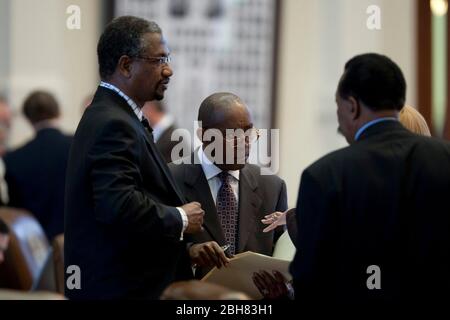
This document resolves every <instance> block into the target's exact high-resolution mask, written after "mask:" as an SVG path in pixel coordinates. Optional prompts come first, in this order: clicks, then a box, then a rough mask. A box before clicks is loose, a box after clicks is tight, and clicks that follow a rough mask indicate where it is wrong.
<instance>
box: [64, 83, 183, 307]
mask: <svg viewBox="0 0 450 320" xmlns="http://www.w3.org/2000/svg"><path fill="white" fill-rule="evenodd" d="M183 200H184V199H183V196H182V195H181V193H180V192H179V189H178V188H177V187H176V185H175V182H174V181H173V178H172V176H171V174H170V172H169V169H168V168H167V165H166V164H165V162H164V160H163V159H162V157H161V155H160V154H159V152H158V151H157V149H156V147H155V144H154V143H153V139H152V136H151V135H150V134H149V132H148V131H147V129H145V128H144V126H143V125H142V123H140V121H139V119H138V118H137V117H136V115H135V114H134V113H133V111H132V109H131V107H130V106H129V105H128V104H127V103H126V102H125V100H124V99H122V98H121V97H120V96H119V95H118V94H116V93H115V92H113V91H111V90H109V89H105V88H102V87H99V88H98V90H97V92H96V94H95V97H94V100H93V102H92V104H91V106H89V108H87V110H86V111H85V113H84V115H83V117H82V119H81V121H80V124H79V125H78V128H77V131H76V133H75V137H74V142H73V145H72V149H71V152H70V158H69V164H68V168H67V184H66V205H65V219H66V220H65V264H66V268H67V266H69V265H78V266H79V267H80V268H81V290H76V289H74V290H68V289H67V288H66V295H67V296H68V297H69V298H82V299H106V298H150V299H156V298H158V297H159V295H160V294H161V292H162V290H163V289H164V288H165V287H166V286H167V285H168V284H169V283H170V282H172V281H173V280H174V276H175V269H176V265H177V261H178V258H179V254H180V251H181V250H182V249H184V247H185V244H183V243H182V242H180V240H179V238H180V235H181V230H182V220H181V217H180V214H179V212H178V210H177V209H176V208H175V206H179V205H182V204H183ZM66 277H67V275H66Z"/></svg>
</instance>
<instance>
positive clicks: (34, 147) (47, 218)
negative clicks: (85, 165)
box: [4, 128, 72, 241]
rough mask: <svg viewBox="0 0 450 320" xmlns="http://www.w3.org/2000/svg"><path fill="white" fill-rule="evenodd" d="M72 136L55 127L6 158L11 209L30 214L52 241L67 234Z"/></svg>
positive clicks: (46, 130) (43, 130)
mask: <svg viewBox="0 0 450 320" xmlns="http://www.w3.org/2000/svg"><path fill="white" fill-rule="evenodd" d="M71 143H72V137H71V136H67V135H64V134H63V133H61V131H59V130H58V129H55V128H45V129H41V130H39V131H38V132H37V133H36V137H35V138H34V139H33V140H31V141H30V142H28V143H27V144H25V145H24V146H22V147H20V148H18V149H17V150H15V151H12V152H9V153H8V154H6V155H5V157H4V161H5V167H6V174H5V179H6V182H7V184H8V190H9V198H10V202H9V206H11V207H17V208H24V209H26V210H28V211H30V212H31V213H32V214H33V215H34V216H35V217H36V218H37V220H38V221H39V223H40V224H41V226H42V227H43V229H44V231H45V234H46V235H47V237H48V239H49V240H50V241H51V240H52V239H53V237H54V236H56V235H58V234H60V233H63V232H64V186H65V173H66V167H67V159H68V157H69V149H70V145H71Z"/></svg>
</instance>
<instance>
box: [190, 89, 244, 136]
mask: <svg viewBox="0 0 450 320" xmlns="http://www.w3.org/2000/svg"><path fill="white" fill-rule="evenodd" d="M234 103H239V104H243V102H242V100H241V98H239V97H238V96H237V95H235V94H233V93H230V92H217V93H213V94H211V95H210V96H208V97H206V98H205V100H203V101H202V103H201V104H200V108H199V109H198V121H202V126H203V127H204V128H209V127H211V126H214V125H215V124H217V122H218V120H219V119H218V117H220V112H223V111H230V108H231V107H232V106H233V105H234Z"/></svg>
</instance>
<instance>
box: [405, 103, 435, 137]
mask: <svg viewBox="0 0 450 320" xmlns="http://www.w3.org/2000/svg"><path fill="white" fill-rule="evenodd" d="M398 119H399V121H400V123H401V124H402V125H403V126H404V127H405V128H406V129H408V130H409V131H411V132H414V133H417V134H420V135H423V136H428V137H431V133H430V129H429V128H428V125H427V122H426V121H425V118H424V117H423V116H422V115H421V114H420V112H419V111H417V110H416V109H414V108H413V107H411V106H408V105H405V106H404V107H403V108H402V110H400V113H399V117H398Z"/></svg>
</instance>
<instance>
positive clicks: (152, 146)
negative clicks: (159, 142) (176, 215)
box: [142, 127, 186, 203]
mask: <svg viewBox="0 0 450 320" xmlns="http://www.w3.org/2000/svg"><path fill="white" fill-rule="evenodd" d="M142 131H143V135H144V137H145V140H146V141H147V145H148V146H149V149H150V151H151V154H152V155H153V158H155V160H156V162H157V163H158V166H159V167H160V169H161V171H162V172H163V173H164V175H165V176H166V178H167V180H168V181H169V183H170V185H171V186H172V189H173V190H174V191H175V193H176V194H177V196H178V198H179V199H180V201H181V203H185V202H186V199H185V197H184V196H183V194H182V192H181V191H180V190H179V189H178V186H177V184H176V182H175V181H174V179H173V177H172V174H171V173H170V172H169V168H168V167H167V164H166V162H165V161H164V160H163V158H162V156H161V153H160V152H159V150H158V148H157V147H156V145H155V143H154V142H153V140H152V136H151V135H150V133H149V132H148V131H147V129H145V128H144V127H142Z"/></svg>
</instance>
